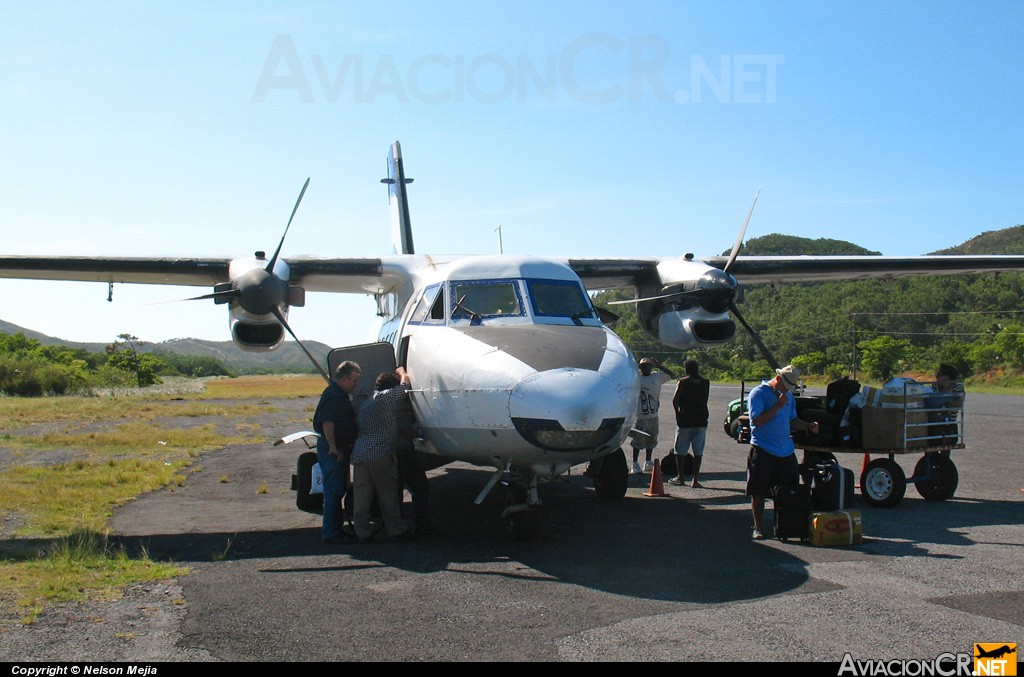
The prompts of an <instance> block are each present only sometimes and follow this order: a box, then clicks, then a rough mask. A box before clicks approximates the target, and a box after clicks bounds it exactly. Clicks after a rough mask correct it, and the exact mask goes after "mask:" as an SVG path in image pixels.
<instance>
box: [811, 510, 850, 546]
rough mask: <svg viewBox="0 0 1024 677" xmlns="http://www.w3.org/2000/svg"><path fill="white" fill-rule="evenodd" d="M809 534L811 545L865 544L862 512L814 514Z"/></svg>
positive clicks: (846, 511)
mask: <svg viewBox="0 0 1024 677" xmlns="http://www.w3.org/2000/svg"><path fill="white" fill-rule="evenodd" d="M807 533H808V536H809V539H808V540H809V541H810V543H811V545H823V546H831V545H860V544H861V543H863V542H864V526H863V524H862V522H861V516H860V510H837V511H835V512H812V513H811V519H810V524H809V526H808V529H807Z"/></svg>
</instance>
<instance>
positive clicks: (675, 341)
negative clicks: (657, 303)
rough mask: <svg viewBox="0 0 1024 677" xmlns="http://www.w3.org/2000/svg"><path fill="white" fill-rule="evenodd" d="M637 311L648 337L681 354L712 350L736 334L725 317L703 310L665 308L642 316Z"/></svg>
mask: <svg viewBox="0 0 1024 677" xmlns="http://www.w3.org/2000/svg"><path fill="white" fill-rule="evenodd" d="M637 310H638V314H639V315H640V319H641V326H643V327H644V329H646V330H647V332H648V333H649V334H650V335H651V336H653V337H654V338H656V339H657V340H658V341H660V342H661V343H664V344H665V345H668V346H672V347H673V348H678V349H680V350H691V349H694V348H714V347H716V346H720V345H722V344H723V343H726V342H728V341H729V340H730V339H731V338H732V337H733V336H735V334H736V323H735V322H733V321H732V319H731V318H730V317H729V315H728V313H709V312H708V311H706V310H704V309H703V308H685V309H682V310H673V309H671V308H665V307H664V306H662V308H661V309H660V310H659V311H655V312H652V313H644V312H643V309H642V308H638V309H637ZM644 315H647V316H648V317H647V318H644V317H643V316H644Z"/></svg>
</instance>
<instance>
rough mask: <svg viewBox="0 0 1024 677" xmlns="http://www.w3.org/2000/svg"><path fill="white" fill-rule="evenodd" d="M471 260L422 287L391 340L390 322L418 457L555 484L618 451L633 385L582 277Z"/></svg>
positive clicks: (625, 358)
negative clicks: (420, 438) (519, 472)
mask: <svg viewBox="0 0 1024 677" xmlns="http://www.w3.org/2000/svg"><path fill="white" fill-rule="evenodd" d="M472 261H473V264H457V265H454V266H452V267H451V268H448V269H447V270H445V271H444V273H443V274H442V275H441V276H440V277H438V278H437V279H436V280H435V281H433V282H428V283H427V284H425V285H423V286H422V287H420V289H419V290H418V291H417V292H416V294H414V295H413V297H412V298H411V299H410V302H409V303H407V304H406V311H405V312H404V313H403V316H402V317H401V318H400V319H399V318H395V319H396V320H398V322H399V323H400V328H399V329H398V331H394V325H393V324H391V323H389V324H391V330H392V334H391V335H392V336H396V337H400V338H399V339H398V340H397V341H395V344H396V350H397V353H398V359H399V362H400V363H404V365H405V366H406V368H407V369H408V371H409V374H410V376H411V378H412V385H413V390H412V402H413V407H414V410H415V412H416V416H417V420H418V422H419V424H420V427H421V428H422V430H423V434H424V438H425V447H426V451H429V452H432V453H436V454H438V455H440V456H443V457H445V458H451V459H456V460H462V461H467V462H470V463H474V464H477V465H485V466H493V467H495V468H501V469H504V468H508V467H512V468H518V469H524V470H525V469H530V470H532V471H533V472H536V473H538V474H541V475H557V474H561V473H563V472H565V470H567V469H568V468H569V467H571V466H573V465H576V464H578V463H584V462H587V461H589V460H592V459H594V458H596V457H599V456H603V455H606V454H608V453H610V452H612V451H614V450H615V449H617V448H618V447H619V446H620V444H621V443H622V441H623V439H624V438H625V437H626V434H627V433H628V432H629V430H630V429H631V428H632V426H633V423H634V422H635V418H636V408H637V398H638V393H639V380H638V377H639V375H638V372H637V367H636V362H635V360H634V358H633V355H632V354H631V353H630V351H629V349H628V348H627V347H626V345H625V344H624V343H623V342H622V340H621V339H620V338H619V337H618V336H616V335H615V334H614V333H613V332H612V331H611V330H609V329H608V328H607V327H605V326H603V325H602V324H601V323H600V321H599V320H598V319H597V318H596V316H595V315H594V314H593V312H592V309H591V308H590V304H589V298H588V297H587V296H586V292H585V290H584V289H583V287H582V284H581V283H580V281H579V278H578V277H577V276H576V275H575V273H573V272H572V271H571V270H569V269H568V268H567V267H565V266H563V265H561V264H555V263H549V262H538V260H537V259H518V258H514V257H483V260H481V259H473V260H472ZM460 301H461V303H460ZM584 305H585V306H586V312H585V313H584V312H582V306H584ZM431 309H433V310H431ZM574 316H575V319H574ZM385 331H387V329H386V330H385Z"/></svg>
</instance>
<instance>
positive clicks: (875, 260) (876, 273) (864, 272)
mask: <svg viewBox="0 0 1024 677" xmlns="http://www.w3.org/2000/svg"><path fill="white" fill-rule="evenodd" d="M728 260H729V258H728V257H727V256H707V257H680V258H664V257H660V258H655V257H652V258H646V259H643V258H641V259H596V258H595V259H582V258H570V259H567V260H566V263H568V265H569V267H571V268H572V269H573V270H574V271H576V274H578V275H579V276H580V278H581V279H582V280H583V283H584V285H585V286H586V287H587V289H591V290H597V289H612V288H621V287H637V288H645V287H657V286H659V285H660V286H667V285H671V284H674V283H677V282H680V281H681V280H679V279H673V277H674V276H673V273H676V274H679V273H680V272H681V270H682V269H684V268H685V267H688V266H689V265H690V264H694V265H693V266H692V267H694V268H703V269H705V270H706V268H705V266H710V267H712V268H717V269H719V270H724V269H725V267H726V264H727V263H728ZM701 264H703V265H701ZM1014 270H1017V271H1024V256H1012V255H1005V256H1002V255H991V256H934V255H933V256H742V255H741V256H739V257H737V258H736V260H735V261H733V263H732V266H730V267H729V271H728V272H729V273H730V274H732V275H733V277H735V278H736V280H737V281H738V282H740V283H741V284H766V283H782V282H822V281H827V280H860V279H868V278H883V279H884V278H894V277H907V276H918V275H966V274H971V273H983V272H1000V271H1014ZM670 271H672V272H670ZM684 277H685V275H684Z"/></svg>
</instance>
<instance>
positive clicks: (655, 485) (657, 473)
mask: <svg viewBox="0 0 1024 677" xmlns="http://www.w3.org/2000/svg"><path fill="white" fill-rule="evenodd" d="M644 496H668V494H666V493H665V484H664V483H663V482H662V481H661V463H660V462H658V461H655V462H654V470H653V471H652V472H651V488H650V489H649V490H647V491H645V492H644Z"/></svg>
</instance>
